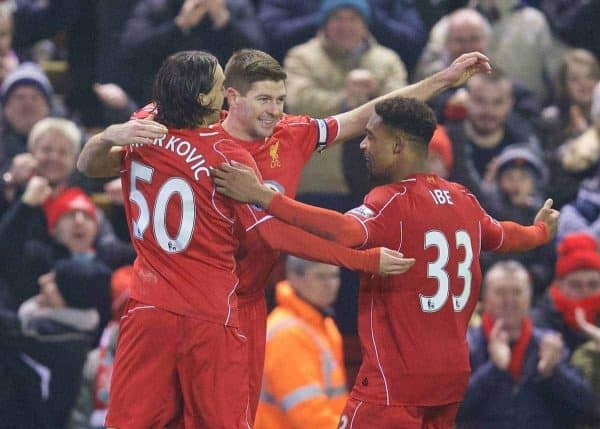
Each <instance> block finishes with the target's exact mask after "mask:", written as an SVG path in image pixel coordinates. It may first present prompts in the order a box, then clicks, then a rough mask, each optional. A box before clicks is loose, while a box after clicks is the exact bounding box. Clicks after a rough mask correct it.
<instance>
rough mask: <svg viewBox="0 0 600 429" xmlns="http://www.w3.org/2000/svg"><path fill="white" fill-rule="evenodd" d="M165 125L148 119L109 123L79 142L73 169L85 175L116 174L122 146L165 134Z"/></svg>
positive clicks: (140, 142)
mask: <svg viewBox="0 0 600 429" xmlns="http://www.w3.org/2000/svg"><path fill="white" fill-rule="evenodd" d="M167 131H168V130H167V128H166V127H165V126H164V125H162V124H159V123H158V122H154V121H153V120H151V119H132V120H130V121H127V122H125V123H122V124H115V125H111V126H109V127H108V128H106V129H105V130H104V131H102V132H101V133H99V134H96V135H94V136H92V137H91V138H90V139H89V140H88V141H87V143H86V144H85V145H84V146H83V149H82V150H81V153H80V154H79V158H78V160H77V169H78V170H79V171H80V172H81V173H83V174H85V175H86V176H88V177H114V176H118V175H119V171H120V168H121V159H122V154H123V147H124V146H130V145H136V144H152V142H154V140H155V139H160V138H162V137H164V136H165V135H166V134H167Z"/></svg>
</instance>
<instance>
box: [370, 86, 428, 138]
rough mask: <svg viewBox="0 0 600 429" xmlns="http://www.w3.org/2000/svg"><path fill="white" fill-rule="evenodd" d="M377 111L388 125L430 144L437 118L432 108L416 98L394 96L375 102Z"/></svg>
mask: <svg viewBox="0 0 600 429" xmlns="http://www.w3.org/2000/svg"><path fill="white" fill-rule="evenodd" d="M375 113H377V114H378V115H379V116H380V117H381V119H382V120H383V123H384V124H385V125H387V126H388V127H390V128H392V129H394V130H397V131H400V132H402V133H404V134H407V135H408V136H410V137H411V138H412V139H413V140H415V141H416V142H417V143H422V144H424V145H425V146H427V145H428V144H429V141H430V140H431V136H433V132H434V131H435V127H436V125H437V120H436V119H435V113H433V110H431V108H430V107H429V106H428V105H427V104H425V103H423V102H422V101H419V100H417V99H415V98H405V97H392V98H388V99H385V100H382V101H380V102H378V103H377V104H375Z"/></svg>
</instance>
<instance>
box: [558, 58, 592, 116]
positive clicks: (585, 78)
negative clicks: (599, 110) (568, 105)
mask: <svg viewBox="0 0 600 429" xmlns="http://www.w3.org/2000/svg"><path fill="white" fill-rule="evenodd" d="M596 83H598V80H597V79H596V78H595V77H594V76H593V74H592V70H591V68H590V66H588V65H586V64H577V63H574V64H570V65H569V67H568V69H567V76H566V85H567V91H568V93H569V98H570V99H571V101H573V102H574V103H575V104H578V105H580V106H589V105H590V103H591V102H592V95H593V93H594V86H595V85H596Z"/></svg>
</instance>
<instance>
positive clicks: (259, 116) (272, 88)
mask: <svg viewBox="0 0 600 429" xmlns="http://www.w3.org/2000/svg"><path fill="white" fill-rule="evenodd" d="M230 91H235V90H233V89H230ZM285 97H286V89H285V83H284V81H282V80H280V81H272V80H261V81H258V82H254V83H253V84H252V85H251V86H250V89H249V90H248V92H246V95H241V94H240V93H239V92H237V91H236V94H235V97H233V99H234V100H235V101H234V105H233V106H231V107H232V108H231V110H232V114H234V115H235V116H236V118H237V119H238V121H239V123H240V124H241V126H242V127H243V128H244V132H245V133H246V134H247V135H248V136H249V137H250V139H251V140H258V139H261V138H265V137H270V136H271V135H272V134H273V130H274V129H275V125H277V122H278V121H279V120H280V119H281V117H282V116H283V107H284V103H285Z"/></svg>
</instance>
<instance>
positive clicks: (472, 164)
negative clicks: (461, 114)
mask: <svg viewBox="0 0 600 429" xmlns="http://www.w3.org/2000/svg"><path fill="white" fill-rule="evenodd" d="M467 93H468V102H467V103H466V108H467V114H466V117H465V119H464V120H462V121H459V122H449V123H447V124H446V131H447V133H448V136H449V137H450V140H451V141H452V146H453V150H454V159H455V162H454V168H453V170H452V173H451V175H450V177H451V179H452V180H454V181H457V182H459V183H462V184H464V185H465V186H467V187H469V188H470V189H471V190H472V191H473V192H474V193H475V195H476V196H477V197H480V196H481V195H480V194H481V192H480V191H478V190H479V189H481V183H482V181H483V178H484V177H485V175H486V171H487V170H488V168H489V167H490V162H491V161H492V160H493V159H494V158H495V157H497V156H498V155H500V153H501V152H502V150H504V148H505V147H507V146H509V145H512V144H524V145H526V146H529V147H530V148H532V149H534V150H536V151H537V150H539V142H538V140H537V137H536V136H535V134H534V133H533V131H532V129H531V128H530V127H528V125H527V124H526V123H523V120H522V119H520V118H518V117H517V116H516V115H514V113H513V104H514V98H513V95H512V83H511V81H510V80H509V79H508V77H506V76H505V75H504V74H503V73H502V72H500V71H499V70H496V71H495V72H494V74H492V75H485V76H484V75H481V76H473V78H472V79H471V80H470V81H469V82H468V84H467Z"/></svg>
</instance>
